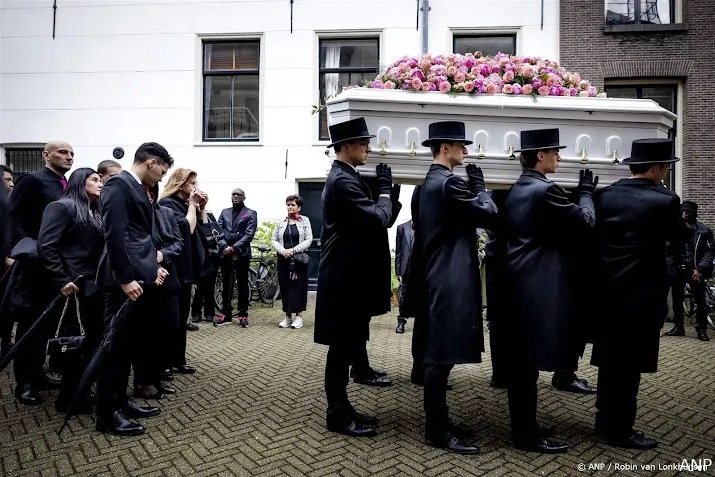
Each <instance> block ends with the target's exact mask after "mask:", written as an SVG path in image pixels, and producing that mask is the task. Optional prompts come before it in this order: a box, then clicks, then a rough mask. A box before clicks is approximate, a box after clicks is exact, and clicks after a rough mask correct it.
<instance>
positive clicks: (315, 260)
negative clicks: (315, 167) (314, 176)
mask: <svg viewBox="0 0 715 477" xmlns="http://www.w3.org/2000/svg"><path fill="white" fill-rule="evenodd" d="M323 187H325V182H300V183H298V194H300V196H301V197H302V198H303V208H302V209H301V211H300V213H301V215H305V216H306V217H308V218H309V219H310V225H311V227H312V228H313V243H312V244H311V246H310V248H309V249H308V252H307V253H308V255H309V256H310V263H309V264H308V289H309V290H312V291H315V290H316V289H317V288H318V264H319V263H320V233H321V231H322V230H323V205H322V203H321V196H322V194H323Z"/></svg>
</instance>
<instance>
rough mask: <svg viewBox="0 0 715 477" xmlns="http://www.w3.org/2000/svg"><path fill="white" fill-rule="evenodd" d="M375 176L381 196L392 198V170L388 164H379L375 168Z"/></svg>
mask: <svg viewBox="0 0 715 477" xmlns="http://www.w3.org/2000/svg"><path fill="white" fill-rule="evenodd" d="M375 175H376V176H377V185H378V188H379V189H380V195H383V194H385V195H387V196H388V197H390V196H391V194H392V169H390V167H389V166H388V165H387V164H378V165H377V167H375Z"/></svg>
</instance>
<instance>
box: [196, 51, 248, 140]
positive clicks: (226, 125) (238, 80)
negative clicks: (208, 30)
mask: <svg viewBox="0 0 715 477" xmlns="http://www.w3.org/2000/svg"><path fill="white" fill-rule="evenodd" d="M203 46H204V59H203V79H204V123H203V138H204V141H213V140H222V141H257V140H258V125H259V122H258V118H259V107H258V106H259V105H258V98H259V96H258V88H259V86H258V71H259V61H260V60H259V58H260V56H259V46H260V44H259V41H258V40H249V41H230V42H229V41H221V42H204V45H203Z"/></svg>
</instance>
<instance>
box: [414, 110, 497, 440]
mask: <svg viewBox="0 0 715 477" xmlns="http://www.w3.org/2000/svg"><path fill="white" fill-rule="evenodd" d="M471 143H472V141H469V140H467V139H466V138H465V128H464V123H461V122H456V121H445V122H440V123H433V124H430V126H429V139H428V140H426V141H424V142H423V143H422V145H423V146H427V147H429V148H430V149H431V150H432V156H433V157H434V163H433V164H432V166H431V167H430V169H429V172H428V173H427V176H426V177H425V180H424V183H423V184H422V187H421V190H420V195H419V206H418V207H419V210H418V216H419V220H418V225H417V226H418V230H417V232H416V233H418V234H419V236H420V237H421V239H420V243H419V245H420V247H421V248H420V250H413V254H417V253H419V254H420V255H421V259H420V260H421V262H422V263H423V264H424V269H423V270H424V275H423V277H422V280H424V281H425V283H426V288H427V291H428V292H427V293H428V296H427V301H426V306H427V310H426V314H425V316H426V318H427V322H426V326H427V327H426V348H425V355H424V365H425V375H424V408H425V416H426V424H425V437H426V439H427V442H428V443H429V444H430V445H432V446H435V447H439V448H444V449H447V450H449V451H451V452H456V453H460V454H472V453H475V452H478V450H479V449H478V448H477V447H476V446H472V445H469V444H465V443H464V442H463V441H462V440H461V439H464V438H466V437H469V436H470V435H473V431H471V430H470V429H466V428H463V427H461V426H458V425H455V424H453V423H452V422H451V420H450V418H449V413H448V408H447V394H446V392H447V380H448V378H449V373H450V371H451V370H452V368H453V367H454V365H455V364H465V363H479V362H481V360H482V358H481V353H482V352H483V351H484V336H483V332H482V299H481V298H482V296H481V281H480V277H479V257H478V251H477V241H476V239H475V234H476V229H477V228H478V227H490V226H492V224H493V223H494V222H495V221H496V218H497V208H496V205H495V204H494V202H493V201H492V199H491V197H490V196H489V194H487V193H486V188H485V185H484V177H483V175H482V171H481V169H479V168H478V167H476V166H474V165H470V166H468V167H467V176H468V178H469V182H467V181H465V180H463V179H462V178H460V177H459V176H457V175H455V174H454V173H453V169H454V167H456V166H460V165H462V164H463V163H464V156H465V154H467V148H466V146H467V145H469V144H471ZM410 279H411V280H412V279H416V277H415V276H410Z"/></svg>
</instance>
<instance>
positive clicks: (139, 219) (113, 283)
mask: <svg viewBox="0 0 715 477" xmlns="http://www.w3.org/2000/svg"><path fill="white" fill-rule="evenodd" d="M173 163H174V160H173V159H172V157H171V156H170V155H169V153H168V152H167V151H166V149H164V148H163V147H162V146H161V145H159V144H156V143H145V144H142V145H141V146H139V148H138V149H137V152H136V154H135V155H134V163H133V164H132V167H131V168H130V170H128V171H123V172H122V173H121V174H119V175H116V176H114V177H112V178H111V179H109V180H108V181H107V184H106V185H105V186H104V189H103V190H102V196H101V201H102V222H103V224H104V240H105V243H106V247H107V249H106V260H105V263H104V264H103V271H104V286H105V326H106V327H107V328H109V323H110V321H111V319H112V317H113V316H114V315H115V314H116V313H117V312H118V311H119V309H120V308H121V306H122V305H123V304H124V302H125V301H126V300H127V298H129V300H131V301H132V302H134V303H133V304H132V306H131V308H130V310H129V311H127V316H126V319H125V321H124V323H125V326H124V328H123V329H122V330H120V332H119V333H117V335H116V337H115V339H116V340H117V342H115V343H113V349H114V353H113V354H112V355H111V356H109V357H107V359H105V360H104V361H103V363H102V366H101V367H100V369H99V373H98V377H97V430H98V431H101V432H107V433H111V434H116V435H125V436H128V435H138V434H142V433H144V427H143V426H141V425H139V424H137V423H134V422H131V421H130V420H129V419H128V418H138V417H149V416H153V415H156V414H158V413H159V409H157V408H143V407H141V406H139V405H138V404H136V403H135V402H133V401H130V400H128V399H127V395H126V389H127V385H128V381H129V369H130V366H131V361H132V357H133V347H132V343H133V341H132V338H133V337H134V336H136V335H138V334H140V333H142V323H143V322H144V321H145V320H152V319H159V317H157V316H155V309H156V307H155V304H156V299H157V293H156V289H155V287H156V286H161V285H162V284H163V282H164V279H165V278H166V277H167V271H166V269H164V268H163V267H161V266H160V265H159V263H158V261H159V260H158V258H159V254H158V253H157V249H156V246H155V245H154V241H153V238H152V230H153V228H154V226H155V225H154V213H155V212H154V208H153V206H152V204H151V201H150V198H149V191H150V190H151V189H152V187H154V185H156V184H157V183H158V182H160V181H161V179H162V177H164V175H165V174H166V172H167V171H168V170H169V168H170V167H171V166H172V165H173ZM100 273H102V270H100ZM139 282H143V285H142V284H140V283H139Z"/></svg>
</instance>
